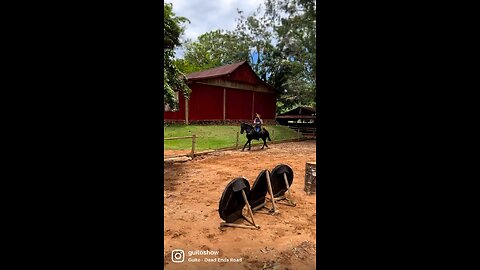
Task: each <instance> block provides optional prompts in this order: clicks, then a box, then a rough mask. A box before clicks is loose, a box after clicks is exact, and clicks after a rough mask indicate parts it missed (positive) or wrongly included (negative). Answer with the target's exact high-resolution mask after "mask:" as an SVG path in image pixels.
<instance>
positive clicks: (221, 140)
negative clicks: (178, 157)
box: [164, 125, 298, 151]
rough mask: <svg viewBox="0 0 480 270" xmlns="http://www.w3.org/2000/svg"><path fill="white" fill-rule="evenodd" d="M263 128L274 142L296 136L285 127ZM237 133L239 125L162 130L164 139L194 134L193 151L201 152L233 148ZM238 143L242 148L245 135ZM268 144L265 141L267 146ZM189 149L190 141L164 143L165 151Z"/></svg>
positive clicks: (193, 126)
mask: <svg viewBox="0 0 480 270" xmlns="http://www.w3.org/2000/svg"><path fill="white" fill-rule="evenodd" d="M264 127H265V128H266V129H267V130H268V132H270V138H271V139H272V140H274V141H278V140H287V139H295V138H297V136H298V135H297V132H296V131H294V130H292V129H289V128H288V127H285V126H279V125H270V126H269V125H264ZM237 132H240V126H239V125H211V126H210V125H208V126H206V125H202V126H199V125H188V126H186V125H168V126H166V127H165V128H164V138H170V137H181V136H191V135H193V134H195V135H196V136H197V144H196V145H195V149H196V150H198V151H202V150H209V149H220V148H225V147H232V146H235V142H236V139H237ZM272 133H274V135H275V137H274V138H273V137H272ZM238 141H239V143H238V144H239V146H241V147H243V145H244V144H245V143H246V142H247V139H246V137H245V133H244V134H243V135H242V134H240V135H239V139H238ZM260 142H261V143H263V141H262V140H260V141H256V140H253V141H252V144H259V143H260ZM268 143H269V142H268V141H267V144H268ZM191 147H192V140H191V139H181V140H166V141H164V149H165V150H188V149H191Z"/></svg>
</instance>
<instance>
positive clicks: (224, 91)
mask: <svg viewBox="0 0 480 270" xmlns="http://www.w3.org/2000/svg"><path fill="white" fill-rule="evenodd" d="M187 79H188V81H187V84H188V86H189V87H190V89H192V92H191V94H190V98H189V99H185V97H184V96H183V95H182V94H181V93H180V94H178V92H177V94H178V100H179V109H178V110H177V111H171V110H170V108H168V106H165V110H164V114H163V116H164V120H165V122H180V123H195V122H214V123H215V122H239V121H245V122H251V121H252V119H253V118H254V115H255V113H258V114H260V115H261V117H262V119H263V120H264V121H266V122H274V121H275V109H276V97H277V91H276V90H275V89H274V88H273V87H272V86H270V85H269V84H267V83H265V82H264V81H262V80H261V79H260V78H259V77H258V76H257V74H255V72H254V71H253V70H252V68H251V67H250V66H249V65H248V63H247V62H246V61H243V62H239V63H235V64H231V65H226V66H222V67H217V68H213V69H208V70H204V71H199V72H194V73H190V74H188V75H187Z"/></svg>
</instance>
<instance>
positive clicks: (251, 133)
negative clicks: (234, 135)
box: [240, 123, 272, 151]
mask: <svg viewBox="0 0 480 270" xmlns="http://www.w3.org/2000/svg"><path fill="white" fill-rule="evenodd" d="M243 131H246V135H247V142H246V143H245V145H244V146H243V149H242V151H243V150H245V146H247V143H248V150H250V142H251V141H252V140H253V139H255V140H257V141H258V140H260V139H262V140H263V146H262V149H263V148H264V147H265V146H266V147H267V148H268V145H267V138H268V140H269V141H272V140H271V139H270V133H268V131H267V130H266V129H265V128H262V130H261V131H260V132H256V131H255V129H254V128H253V126H252V125H249V124H247V123H242V124H241V125H240V134H243Z"/></svg>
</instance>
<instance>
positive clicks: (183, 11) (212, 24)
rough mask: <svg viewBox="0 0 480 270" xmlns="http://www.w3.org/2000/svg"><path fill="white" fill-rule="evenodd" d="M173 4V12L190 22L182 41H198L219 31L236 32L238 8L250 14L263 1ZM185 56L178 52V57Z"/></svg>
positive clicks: (180, 0) (190, 0)
mask: <svg viewBox="0 0 480 270" xmlns="http://www.w3.org/2000/svg"><path fill="white" fill-rule="evenodd" d="M166 2H167V3H172V4H173V12H174V13H175V14H176V15H178V16H183V17H186V18H187V19H189V20H190V23H189V24H186V27H185V34H184V35H183V37H182V39H186V38H189V39H192V40H195V39H197V37H198V36H200V35H202V34H204V33H206V32H209V31H213V30H217V29H224V30H234V29H235V26H236V22H235V18H237V17H238V14H237V8H238V9H240V10H242V11H244V12H245V13H246V14H250V13H251V12H253V11H254V10H256V9H257V7H258V6H259V5H260V4H263V0H222V1H205V0H167V1H166ZM181 55H183V53H182V52H180V51H179V50H177V56H179V57H180V56H181Z"/></svg>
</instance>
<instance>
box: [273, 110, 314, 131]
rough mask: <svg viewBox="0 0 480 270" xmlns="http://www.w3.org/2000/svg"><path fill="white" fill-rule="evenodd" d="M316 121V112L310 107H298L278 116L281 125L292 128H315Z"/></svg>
mask: <svg viewBox="0 0 480 270" xmlns="http://www.w3.org/2000/svg"><path fill="white" fill-rule="evenodd" d="M316 119H317V113H316V110H315V109H314V108H310V107H297V108H295V109H293V110H290V111H288V112H285V113H282V114H279V115H278V116H277V122H278V123H279V124H280V125H284V126H290V127H315V121H316Z"/></svg>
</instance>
